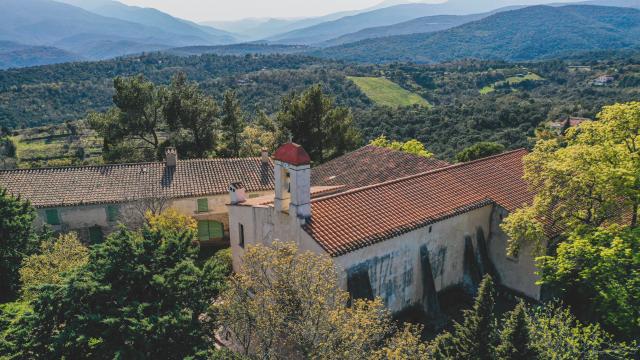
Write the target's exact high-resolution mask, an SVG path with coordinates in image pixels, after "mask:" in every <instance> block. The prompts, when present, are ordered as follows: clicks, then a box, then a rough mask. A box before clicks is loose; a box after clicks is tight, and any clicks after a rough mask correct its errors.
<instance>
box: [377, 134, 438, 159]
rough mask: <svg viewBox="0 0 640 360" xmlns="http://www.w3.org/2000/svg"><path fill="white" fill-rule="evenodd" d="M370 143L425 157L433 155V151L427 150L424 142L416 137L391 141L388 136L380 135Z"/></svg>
mask: <svg viewBox="0 0 640 360" xmlns="http://www.w3.org/2000/svg"><path fill="white" fill-rule="evenodd" d="M369 145H373V146H378V147H384V148H389V149H393V150H398V151H402V152H406V153H408V154H413V155H418V156H422V157H425V158H431V157H433V153H431V152H429V150H427V149H426V148H425V147H424V144H423V143H421V142H419V141H418V140H415V139H411V140H407V141H405V142H401V141H395V140H394V141H389V140H388V139H387V137H386V136H384V135H380V136H379V137H377V138H375V139H374V140H371V142H370V143H369Z"/></svg>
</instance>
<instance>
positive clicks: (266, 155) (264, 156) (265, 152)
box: [260, 148, 269, 164]
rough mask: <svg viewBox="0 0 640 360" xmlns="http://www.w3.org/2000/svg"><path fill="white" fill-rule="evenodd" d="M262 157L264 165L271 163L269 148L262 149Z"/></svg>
mask: <svg viewBox="0 0 640 360" xmlns="http://www.w3.org/2000/svg"><path fill="white" fill-rule="evenodd" d="M260 156H261V157H262V162H263V163H265V164H266V163H268V162H269V150H268V149H267V148H262V151H261V152H260Z"/></svg>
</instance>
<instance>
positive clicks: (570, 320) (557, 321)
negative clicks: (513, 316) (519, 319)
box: [527, 302, 640, 360]
mask: <svg viewBox="0 0 640 360" xmlns="http://www.w3.org/2000/svg"><path fill="white" fill-rule="evenodd" d="M527 323H528V324H529V335H530V337H529V338H530V339H531V345H532V347H533V348H535V349H537V350H538V351H539V353H540V358H541V359H561V360H571V359H584V360H599V359H635V358H636V357H637V356H638V355H640V349H639V348H638V347H637V346H635V345H637V344H625V343H618V342H616V341H615V339H614V338H613V336H611V335H610V334H608V333H607V332H605V331H603V330H602V328H600V326H599V325H597V324H587V325H584V324H582V323H580V322H579V321H578V320H577V319H576V317H575V316H574V315H573V314H572V313H571V311H570V310H569V309H568V308H566V307H563V306H561V304H559V303H557V302H551V303H548V304H546V305H543V306H539V307H536V308H535V309H533V310H532V311H530V312H528V313H527Z"/></svg>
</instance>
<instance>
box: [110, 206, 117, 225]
mask: <svg viewBox="0 0 640 360" xmlns="http://www.w3.org/2000/svg"><path fill="white" fill-rule="evenodd" d="M117 220H118V207H117V206H115V205H108V206H107V221H108V222H116V221H117Z"/></svg>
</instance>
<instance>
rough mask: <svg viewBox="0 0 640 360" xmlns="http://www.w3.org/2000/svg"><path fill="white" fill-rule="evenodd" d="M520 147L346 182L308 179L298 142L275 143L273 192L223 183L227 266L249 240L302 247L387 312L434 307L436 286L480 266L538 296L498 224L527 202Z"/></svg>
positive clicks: (527, 264) (467, 276) (525, 254)
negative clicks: (329, 262) (328, 261)
mask: <svg viewBox="0 0 640 360" xmlns="http://www.w3.org/2000/svg"><path fill="white" fill-rule="evenodd" d="M526 154H527V151H526V150H516V151H511V152H506V153H503V154H500V155H495V156H491V157H488V158H485V159H481V160H477V161H473V162H468V163H462V164H456V165H448V166H444V167H438V168H436V169H430V170H427V171H424V172H421V173H414V174H408V175H405V176H402V177H393V176H391V177H390V179H385V178H380V179H379V180H381V181H382V182H379V183H369V184H366V185H365V186H349V178H348V177H347V178H343V179H339V180H336V181H335V183H326V182H323V181H318V175H316V174H314V172H313V171H312V169H311V165H310V159H309V156H308V155H307V153H306V152H305V151H304V149H302V147H300V146H298V145H295V144H291V143H289V144H286V145H283V146H282V147H280V148H279V149H278V150H277V151H276V152H275V154H274V157H273V158H274V169H273V170H274V180H275V191H274V192H273V193H271V194H269V195H265V196H261V197H254V198H249V197H247V196H246V192H247V189H248V185H244V184H241V183H236V184H234V185H233V186H231V187H230V204H229V229H230V235H231V248H232V254H233V265H234V269H236V270H237V269H238V268H239V267H240V266H241V264H242V256H243V253H244V250H245V248H246V247H247V246H249V245H254V244H264V245H269V244H271V243H272V242H273V241H275V240H283V241H295V242H296V243H297V245H298V246H299V248H300V249H301V250H302V251H312V252H315V253H319V254H327V255H328V256H330V257H331V258H332V259H333V261H334V263H335V264H336V267H337V268H338V269H339V273H340V274H341V280H340V286H341V287H343V288H344V289H345V290H348V291H349V293H350V294H351V295H352V296H353V297H355V298H373V297H380V298H382V299H383V300H384V302H385V303H386V305H387V306H388V307H389V308H390V310H392V311H394V312H400V311H402V310H405V309H408V308H412V307H416V306H417V307H421V308H422V309H423V310H425V311H426V312H427V313H431V312H434V311H437V309H438V307H439V304H438V300H437V299H438V298H437V293H438V292H440V291H443V290H446V289H448V288H451V287H457V286H462V287H463V288H464V289H466V290H468V291H469V292H470V293H473V292H474V291H475V287H476V286H477V284H478V283H479V281H480V279H481V277H482V276H483V274H485V273H490V274H492V275H493V276H494V278H495V279H496V280H497V281H498V282H499V283H500V284H502V285H503V286H504V287H506V288H509V289H511V290H513V291H514V292H516V293H519V294H522V295H525V296H527V297H529V298H532V299H540V296H541V291H540V287H539V286H537V285H536V284H535V282H536V280H537V277H536V275H535V274H534V272H535V269H536V268H535V264H534V259H533V249H532V248H528V247H524V248H522V249H521V250H520V251H519V253H518V255H517V257H510V256H507V254H506V244H507V237H506V235H505V234H504V233H503V232H502V231H501V229H500V227H499V225H500V223H501V222H502V220H503V219H504V218H505V217H506V216H507V215H508V214H509V212H511V211H513V210H515V209H517V208H518V207H520V206H522V205H524V204H527V203H529V202H531V201H532V198H533V194H532V193H531V192H530V191H529V190H528V186H527V184H526V183H525V181H524V180H523V179H522V176H523V164H522V159H523V157H524V156H525V155H526ZM371 166H372V167H375V166H381V167H385V164H380V163H371ZM385 171H389V172H394V171H398V172H402V169H401V168H399V167H398V168H387V169H386V170H385ZM334 179H335V178H334ZM345 182H346V183H345ZM339 183H341V184H339ZM338 187H348V189H346V190H345V189H343V188H338Z"/></svg>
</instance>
